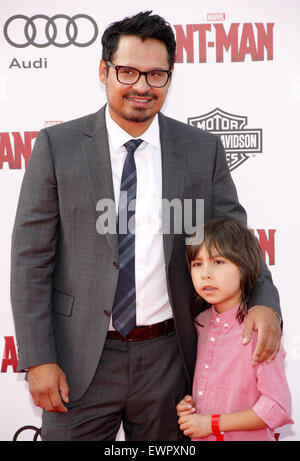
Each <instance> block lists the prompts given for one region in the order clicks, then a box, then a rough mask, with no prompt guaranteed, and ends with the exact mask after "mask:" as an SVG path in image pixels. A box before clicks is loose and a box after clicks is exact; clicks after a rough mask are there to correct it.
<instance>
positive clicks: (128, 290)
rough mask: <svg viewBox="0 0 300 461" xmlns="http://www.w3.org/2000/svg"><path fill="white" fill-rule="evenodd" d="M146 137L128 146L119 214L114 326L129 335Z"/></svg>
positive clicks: (132, 325)
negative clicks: (139, 174) (138, 161)
mask: <svg viewBox="0 0 300 461" xmlns="http://www.w3.org/2000/svg"><path fill="white" fill-rule="evenodd" d="M142 142H143V141H142V139H131V140H130V141H128V142H127V143H126V144H124V146H125V147H126V149H127V157H126V160H125V163H124V167H123V172H122V179H121V190H120V199H119V215H118V245H119V268H120V271H119V279H118V285H117V289H116V295H115V300H114V305H113V309H112V324H113V327H114V328H115V329H116V330H117V331H118V332H119V333H120V334H121V335H122V336H123V337H125V336H127V335H128V334H129V333H130V332H131V330H132V329H133V328H135V326H136V295H135V199H136V167H135V161H134V152H135V151H136V149H137V148H138V146H139V145H140V144H141V143H142Z"/></svg>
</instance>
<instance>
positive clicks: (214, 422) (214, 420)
mask: <svg viewBox="0 0 300 461" xmlns="http://www.w3.org/2000/svg"><path fill="white" fill-rule="evenodd" d="M220 416H221V415H212V417H211V430H212V433H213V434H214V435H215V436H216V437H217V441H218V442H223V440H224V432H220V428H219V419H220Z"/></svg>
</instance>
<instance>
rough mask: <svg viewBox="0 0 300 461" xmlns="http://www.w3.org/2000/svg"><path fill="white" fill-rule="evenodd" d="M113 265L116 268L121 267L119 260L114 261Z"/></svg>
mask: <svg viewBox="0 0 300 461" xmlns="http://www.w3.org/2000/svg"><path fill="white" fill-rule="evenodd" d="M113 265H114V268H115V269H119V264H118V263H117V261H113Z"/></svg>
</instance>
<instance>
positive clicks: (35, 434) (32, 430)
mask: <svg viewBox="0 0 300 461" xmlns="http://www.w3.org/2000/svg"><path fill="white" fill-rule="evenodd" d="M24 431H30V432H29V433H31V435H32V441H33V442H36V441H37V440H38V439H39V438H40V437H41V429H38V428H37V427H35V426H23V427H21V428H20V429H18V430H17V432H16V433H15V435H14V438H13V442H17V441H18V438H19V435H20V434H21V433H22V432H24Z"/></svg>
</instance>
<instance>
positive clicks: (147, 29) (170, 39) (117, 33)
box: [101, 11, 176, 69]
mask: <svg viewBox="0 0 300 461" xmlns="http://www.w3.org/2000/svg"><path fill="white" fill-rule="evenodd" d="M151 13H152V11H145V12H140V13H138V14H136V15H134V16H131V17H126V18H124V19H122V20H121V21H116V22H114V23H112V24H110V25H109V26H108V27H107V29H106V30H105V31H104V34H103V36H102V40H101V42H102V59H103V60H104V61H112V58H113V55H114V53H115V52H116V50H117V48H118V44H119V39H120V37H121V36H122V35H135V36H137V37H140V38H141V40H143V41H144V40H146V39H147V38H155V39H157V40H160V41H162V42H163V43H164V44H165V45H166V47H167V51H168V59H169V65H170V69H172V67H173V64H174V60H175V52H176V42H175V37H174V33H173V30H172V28H171V26H170V24H169V23H168V22H166V21H165V20H164V19H163V18H162V17H161V16H158V15H156V14H153V15H152V14H151Z"/></svg>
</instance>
